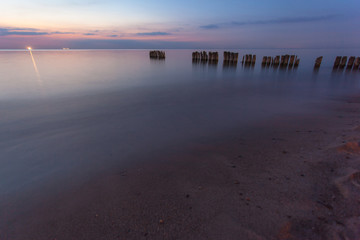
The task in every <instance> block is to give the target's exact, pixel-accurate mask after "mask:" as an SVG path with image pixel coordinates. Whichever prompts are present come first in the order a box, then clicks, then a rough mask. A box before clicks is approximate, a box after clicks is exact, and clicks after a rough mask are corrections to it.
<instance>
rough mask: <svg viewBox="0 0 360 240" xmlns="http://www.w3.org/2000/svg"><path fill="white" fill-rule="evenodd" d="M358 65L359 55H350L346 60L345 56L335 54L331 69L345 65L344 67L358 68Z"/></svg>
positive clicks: (342, 67)
mask: <svg viewBox="0 0 360 240" xmlns="http://www.w3.org/2000/svg"><path fill="white" fill-rule="evenodd" d="M359 65H360V57H354V56H351V57H349V61H348V57H347V56H342V57H341V56H337V57H336V58H335V62H334V66H333V69H338V68H339V69H344V68H345V66H346V69H349V70H350V69H353V70H358V69H359Z"/></svg>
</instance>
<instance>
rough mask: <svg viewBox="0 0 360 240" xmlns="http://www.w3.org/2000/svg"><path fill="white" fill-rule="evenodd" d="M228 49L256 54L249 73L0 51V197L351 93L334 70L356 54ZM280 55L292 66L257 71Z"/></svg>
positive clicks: (127, 57) (134, 54) (125, 53)
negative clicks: (340, 59)
mask: <svg viewBox="0 0 360 240" xmlns="http://www.w3.org/2000/svg"><path fill="white" fill-rule="evenodd" d="M232 51H238V52H240V56H242V55H243V54H247V53H249V54H256V55H257V63H256V65H255V66H253V67H244V66H242V65H241V63H240V62H239V63H238V64H237V65H236V66H227V65H223V63H222V58H221V59H220V61H219V62H218V64H203V63H192V60H191V52H192V50H168V51H166V54H167V57H166V60H151V59H149V56H148V50H81V51H80V50H79V51H77V50H73V51H72V50H70V51H55V50H53V51H32V55H31V54H30V52H29V51H0V89H1V93H0V163H1V168H0V196H2V197H5V198H6V196H9V194H12V193H16V192H19V191H25V190H30V189H33V188H40V187H41V186H42V185H44V184H46V183H50V182H51V183H52V184H53V185H54V186H56V187H60V186H64V185H66V184H70V183H69V182H71V181H75V182H76V181H79V179H81V178H82V177H85V176H90V175H91V174H92V175H93V174H95V175H96V173H97V172H100V171H106V170H107V169H110V168H121V166H122V165H123V164H125V163H129V162H132V161H134V159H136V158H140V157H143V158H144V156H146V157H147V158H149V159H151V156H152V154H153V153H158V152H162V151H166V149H169V148H172V147H177V148H179V147H180V148H181V146H182V144H184V143H187V144H189V143H196V142H198V141H202V140H204V139H209V138H211V137H216V136H220V135H222V134H223V133H225V132H231V131H232V130H235V129H238V128H242V127H243V128H245V127H247V126H250V125H251V124H254V123H256V122H264V121H265V122H266V120H267V119H271V118H273V117H279V116H281V115H283V114H309V113H311V112H313V111H319V106H321V104H320V103H324V102H326V101H328V99H331V98H333V97H338V96H343V95H350V94H355V93H357V92H358V91H359V87H360V85H359V83H360V70H336V71H333V70H332V64H333V61H334V59H335V57H336V56H337V55H346V56H352V55H355V56H356V55H357V56H359V55H360V50H359V49H355V50H351V49H347V50H304V49H294V50H291V49H284V50H266V49H262V50H259V49H257V50H232ZM219 52H220V56H221V55H222V51H219ZM286 53H287V54H296V55H298V57H299V58H300V59H301V62H300V66H299V67H298V68H296V69H294V68H291V69H288V68H287V69H281V68H272V67H265V68H263V67H262V66H261V64H260V62H261V59H262V56H264V55H266V56H275V55H280V54H286ZM318 56H324V60H323V64H322V66H321V68H320V69H319V70H318V71H314V70H313V64H314V60H315V58H316V57H318ZM90 173H91V174H90Z"/></svg>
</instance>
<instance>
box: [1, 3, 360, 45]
mask: <svg viewBox="0 0 360 240" xmlns="http://www.w3.org/2000/svg"><path fill="white" fill-rule="evenodd" d="M1 5H2V6H1V10H0V11H1V18H0V49H24V48H25V47H26V46H32V47H33V48H63V47H69V48H80V49H84V48H97V49H103V48H354V47H356V48H357V47H358V45H359V43H358V42H359V39H360V31H358V29H359V28H360V21H359V20H360V17H359V14H358V9H359V8H360V1H358V0H347V1H346V0H345V1H338V0H328V1H323V0H317V1H306V0H302V1H297V0H293V1H283V0H272V1H268V0H258V1H241V0H240V1H239V0H238V1H233V0H224V1H215V0H208V1H204V0H196V1H193V0H192V1H190V0H184V1H181V2H180V1H178V2H175V1H163V0H156V1H146V0H138V1H131V2H130V1H128V2H127V3H124V2H123V1H115V0H102V1H100V0H90V1H84V0H61V1H60V0H54V1H51V2H50V3H49V1H45V0H34V1H31V2H29V1H26V0H13V1H6V3H2V4H1Z"/></svg>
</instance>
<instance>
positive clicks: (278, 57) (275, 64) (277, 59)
mask: <svg viewBox="0 0 360 240" xmlns="http://www.w3.org/2000/svg"><path fill="white" fill-rule="evenodd" d="M279 64H280V56H276V57H275V59H274V66H275V67H277V66H279Z"/></svg>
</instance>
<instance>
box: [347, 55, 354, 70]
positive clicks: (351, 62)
mask: <svg viewBox="0 0 360 240" xmlns="http://www.w3.org/2000/svg"><path fill="white" fill-rule="evenodd" d="M354 61H355V57H354V56H351V57H350V58H349V61H348V64H347V66H346V68H347V69H351V68H352V66H353V64H354Z"/></svg>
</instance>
